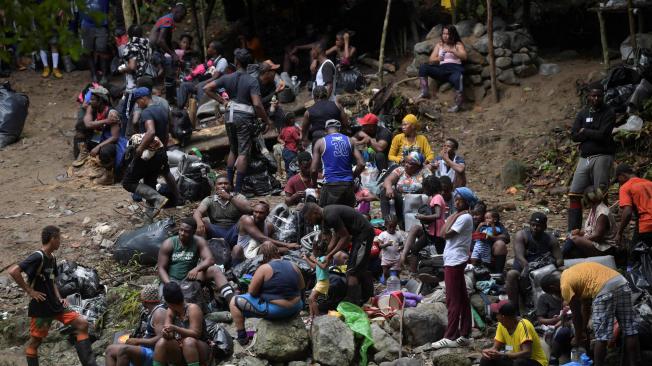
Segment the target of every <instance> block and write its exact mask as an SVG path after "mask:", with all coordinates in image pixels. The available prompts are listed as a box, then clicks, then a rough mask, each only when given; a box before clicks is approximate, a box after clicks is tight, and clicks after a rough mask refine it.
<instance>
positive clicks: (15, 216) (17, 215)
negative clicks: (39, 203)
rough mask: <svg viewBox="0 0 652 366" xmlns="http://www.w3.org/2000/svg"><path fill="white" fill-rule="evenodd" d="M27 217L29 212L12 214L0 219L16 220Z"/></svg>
mask: <svg viewBox="0 0 652 366" xmlns="http://www.w3.org/2000/svg"><path fill="white" fill-rule="evenodd" d="M29 215H31V213H29V212H19V213H17V214H14V215H9V216H2V217H0V219H16V218H19V217H21V216H29Z"/></svg>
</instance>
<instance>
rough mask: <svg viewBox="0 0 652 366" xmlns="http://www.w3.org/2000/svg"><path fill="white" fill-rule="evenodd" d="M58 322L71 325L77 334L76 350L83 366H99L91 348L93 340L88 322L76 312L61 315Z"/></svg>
mask: <svg viewBox="0 0 652 366" xmlns="http://www.w3.org/2000/svg"><path fill="white" fill-rule="evenodd" d="M57 320H59V321H60V322H62V323H63V324H64V325H68V324H70V325H71V326H72V327H73V328H74V329H75V331H76V333H77V336H76V338H77V343H75V350H76V351H77V356H79V361H80V362H81V364H82V366H97V362H96V361H95V355H94V354H93V349H92V348H91V340H90V338H89V335H88V321H87V320H86V319H85V318H84V317H82V316H80V315H79V314H77V313H76V312H74V311H66V312H64V313H63V314H61V315H60V316H59V317H58V318H57Z"/></svg>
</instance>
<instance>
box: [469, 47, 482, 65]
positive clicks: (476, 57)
mask: <svg viewBox="0 0 652 366" xmlns="http://www.w3.org/2000/svg"><path fill="white" fill-rule="evenodd" d="M466 61H467V64H468V63H473V64H478V65H484V64H486V63H487V59H486V58H485V57H484V56H482V54H481V53H480V52H478V51H476V50H474V49H473V48H471V47H468V48H467V50H466Z"/></svg>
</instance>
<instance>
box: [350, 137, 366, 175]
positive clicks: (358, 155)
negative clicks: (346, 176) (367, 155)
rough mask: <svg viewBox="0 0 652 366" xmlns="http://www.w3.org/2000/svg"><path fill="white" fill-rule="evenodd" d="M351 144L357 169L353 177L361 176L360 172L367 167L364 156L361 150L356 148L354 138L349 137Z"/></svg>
mask: <svg viewBox="0 0 652 366" xmlns="http://www.w3.org/2000/svg"><path fill="white" fill-rule="evenodd" d="M349 144H350V145H351V151H352V152H353V158H354V159H355V170H353V178H354V179H355V178H356V177H359V176H360V174H362V172H363V171H364V169H365V163H364V158H363V157H362V154H361V153H360V150H358V149H356V148H355V145H354V143H353V140H352V139H351V138H350V137H349Z"/></svg>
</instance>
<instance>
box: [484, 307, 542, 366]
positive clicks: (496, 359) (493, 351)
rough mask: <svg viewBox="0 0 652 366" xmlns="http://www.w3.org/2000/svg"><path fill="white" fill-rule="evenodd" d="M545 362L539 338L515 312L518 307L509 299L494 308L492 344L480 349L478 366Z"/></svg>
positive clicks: (533, 365) (537, 365)
mask: <svg viewBox="0 0 652 366" xmlns="http://www.w3.org/2000/svg"><path fill="white" fill-rule="evenodd" d="M512 365H513V366H548V358H547V357H546V354H545V352H544V351H543V348H542V347H541V339H539V335H538V334H537V332H536V330H534V326H533V325H532V323H530V321H529V320H527V319H522V318H520V317H519V316H518V307H517V306H516V305H514V304H512V303H510V302H508V303H505V304H503V306H501V307H500V309H499V310H498V328H497V329H496V336H495V337H494V345H493V347H491V348H487V349H484V350H482V359H481V360H480V366H512Z"/></svg>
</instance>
